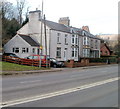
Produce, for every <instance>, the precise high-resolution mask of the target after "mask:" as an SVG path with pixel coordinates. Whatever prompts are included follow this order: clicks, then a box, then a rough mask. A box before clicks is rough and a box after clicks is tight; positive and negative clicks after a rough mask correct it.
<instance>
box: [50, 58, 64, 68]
mask: <svg viewBox="0 0 120 109" xmlns="http://www.w3.org/2000/svg"><path fill="white" fill-rule="evenodd" d="M48 60H49V61H50V66H51V67H54V68H57V67H64V63H63V62H60V61H57V60H56V59H54V58H48Z"/></svg>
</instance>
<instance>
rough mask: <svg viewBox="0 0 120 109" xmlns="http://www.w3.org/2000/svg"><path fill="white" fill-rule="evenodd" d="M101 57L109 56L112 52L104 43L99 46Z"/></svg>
mask: <svg viewBox="0 0 120 109" xmlns="http://www.w3.org/2000/svg"><path fill="white" fill-rule="evenodd" d="M100 52H101V56H111V55H112V53H113V51H111V50H110V48H109V47H108V46H107V44H106V43H102V44H101V46H100Z"/></svg>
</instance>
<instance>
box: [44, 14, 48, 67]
mask: <svg viewBox="0 0 120 109" xmlns="http://www.w3.org/2000/svg"><path fill="white" fill-rule="evenodd" d="M44 32H45V55H46V67H48V60H47V35H46V18H45V14H44Z"/></svg>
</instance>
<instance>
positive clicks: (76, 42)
mask: <svg viewBox="0 0 120 109" xmlns="http://www.w3.org/2000/svg"><path fill="white" fill-rule="evenodd" d="M75 44H78V37H77V36H76V38H75Z"/></svg>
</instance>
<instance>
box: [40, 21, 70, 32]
mask: <svg viewBox="0 0 120 109" xmlns="http://www.w3.org/2000/svg"><path fill="white" fill-rule="evenodd" d="M42 22H43V20H42ZM45 23H46V25H47V26H48V27H50V28H51V29H52V30H57V31H62V32H67V33H70V27H68V26H65V25H64V24H59V23H56V22H53V21H49V20H46V22H45Z"/></svg>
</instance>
